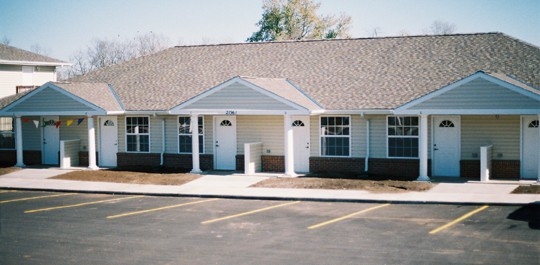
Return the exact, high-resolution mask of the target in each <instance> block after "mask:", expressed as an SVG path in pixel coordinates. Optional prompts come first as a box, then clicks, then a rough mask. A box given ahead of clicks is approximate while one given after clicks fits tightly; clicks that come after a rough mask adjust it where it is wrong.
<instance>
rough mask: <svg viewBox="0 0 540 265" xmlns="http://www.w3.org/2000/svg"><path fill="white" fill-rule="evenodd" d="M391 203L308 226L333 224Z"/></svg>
mask: <svg viewBox="0 0 540 265" xmlns="http://www.w3.org/2000/svg"><path fill="white" fill-rule="evenodd" d="M388 205H390V204H389V203H386V204H382V205H378V206H375V207H371V208H367V209H364V210H362V211H358V212H355V213H351V214H348V215H345V216H342V217H339V218H336V219H332V220H329V221H326V222H322V223H319V224H316V225H312V226H310V227H308V229H315V228H319V227H321V226H325V225H329V224H332V223H335V222H339V221H342V220H345V219H348V218H351V217H353V216H355V215H357V214H361V213H365V212H369V211H373V210H375V209H379V208H382V207H386V206H388Z"/></svg>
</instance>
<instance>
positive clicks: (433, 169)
mask: <svg viewBox="0 0 540 265" xmlns="http://www.w3.org/2000/svg"><path fill="white" fill-rule="evenodd" d="M436 118H451V119H456V121H457V122H458V123H459V133H458V139H457V148H458V167H460V170H459V172H461V165H459V161H461V132H462V130H461V116H460V115H432V116H431V133H430V137H431V147H430V150H431V175H432V176H435V174H434V172H435V167H436V164H437V160H435V145H434V142H433V141H434V140H435V139H436V138H435V127H436V126H438V124H437V125H436V124H435V119H436ZM439 162H440V161H439ZM457 177H460V176H459V175H458V176H457Z"/></svg>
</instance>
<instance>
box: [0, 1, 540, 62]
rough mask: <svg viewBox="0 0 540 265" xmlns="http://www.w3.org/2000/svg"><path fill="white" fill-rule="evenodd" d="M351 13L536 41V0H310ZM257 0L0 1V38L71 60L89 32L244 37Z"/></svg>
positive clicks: (186, 39)
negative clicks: (36, 47)
mask: <svg viewBox="0 0 540 265" xmlns="http://www.w3.org/2000/svg"><path fill="white" fill-rule="evenodd" d="M315 1H316V2H320V3H321V8H320V9H319V13H321V14H335V15H338V14H340V13H345V14H347V15H349V16H351V17H352V19H353V25H352V28H351V30H350V33H351V35H352V37H357V38H361V37H370V36H372V34H373V32H374V31H376V32H377V34H378V36H395V35H400V34H401V33H403V32H406V33H407V34H409V35H422V34H425V33H426V30H427V29H428V28H429V26H430V25H431V24H432V23H433V21H435V20H441V21H445V22H448V23H451V24H454V25H455V26H456V33H474V32H494V31H497V32H503V33H506V34H508V35H510V36H512V37H515V38H518V39H521V40H523V41H526V42H529V43H531V44H534V45H536V46H540V18H539V16H540V15H539V14H540V0H318V1H317V0H315ZM261 7H262V0H152V1H150V0H88V1H82V0H0V40H2V39H3V38H4V37H6V38H7V39H9V40H10V45H12V46H16V47H19V48H22V49H27V50H30V49H31V47H32V46H33V45H36V44H37V45H39V46H41V47H42V48H44V49H45V50H46V51H47V53H48V55H49V56H51V57H54V58H57V59H62V60H66V61H67V60H68V59H69V57H70V55H72V54H73V53H74V52H75V51H77V50H79V49H85V48H86V46H87V45H89V44H90V43H91V41H92V40H93V39H114V38H120V39H127V38H132V37H134V36H136V35H139V34H142V33H147V32H154V33H157V34H160V35H163V36H165V37H167V38H168V39H169V40H170V45H171V46H172V45H179V44H180V45H193V44H208V43H231V42H244V41H245V39H246V38H247V37H249V36H250V35H251V33H253V32H254V31H256V30H257V27H256V26H255V23H256V22H257V21H259V19H260V17H261V14H262V8H261Z"/></svg>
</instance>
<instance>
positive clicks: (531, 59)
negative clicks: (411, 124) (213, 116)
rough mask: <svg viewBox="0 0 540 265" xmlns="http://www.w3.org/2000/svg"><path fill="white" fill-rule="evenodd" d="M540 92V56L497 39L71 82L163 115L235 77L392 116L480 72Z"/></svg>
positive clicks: (275, 50)
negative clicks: (280, 82) (279, 83)
mask: <svg viewBox="0 0 540 265" xmlns="http://www.w3.org/2000/svg"><path fill="white" fill-rule="evenodd" d="M480 70H481V71H485V72H487V73H503V74H505V75H509V76H513V77H515V78H516V79H518V80H521V81H522V82H524V83H526V84H530V85H531V86H532V87H534V88H539V87H540V49H539V48H538V47H535V46H533V45H530V44H527V43H525V42H522V41H520V40H517V39H514V38H512V37H509V36H507V35H504V34H502V33H482V34H458V35H442V36H408V37H387V38H366V39H344V40H317V41H296V42H268V43H240V44H223V45H203V46H181V47H173V48H169V49H167V50H164V51H162V52H159V53H156V54H153V55H149V56H145V57H142V58H138V59H134V60H131V61H128V62H125V63H122V64H119V65H114V66H110V67H106V68H102V69H99V70H96V71H94V72H91V73H88V74H86V75H84V76H81V77H77V78H76V79H74V80H77V81H86V82H106V83H110V84H112V85H113V86H114V88H115V89H116V90H117V94H118V95H119V97H120V99H121V100H122V103H123V104H124V106H125V108H126V110H167V109H170V108H172V107H174V106H176V105H179V104H180V103H182V102H184V101H186V100H188V99H190V98H192V97H193V96H195V95H197V94H199V93H201V92H203V91H205V90H207V89H209V88H212V87H214V86H216V85H218V84H220V83H222V82H224V81H226V80H229V79H230V78H232V77H234V76H254V77H261V78H287V79H288V80H290V81H291V82H292V83H294V84H295V85H296V86H297V87H299V88H300V89H301V90H303V91H305V92H306V94H307V95H308V96H310V97H311V98H313V99H314V100H315V101H317V102H318V103H319V105H321V106H322V107H323V108H325V109H327V110H353V109H393V108H396V107H398V106H400V105H402V104H404V103H406V102H409V101H411V100H413V99H415V98H417V97H420V96H422V95H425V94H427V93H429V92H431V91H433V90H436V89H439V88H441V87H444V86H446V85H448V84H450V83H453V82H455V81H456V80H459V79H462V78H464V77H466V76H468V75H471V74H473V73H475V72H477V71H480Z"/></svg>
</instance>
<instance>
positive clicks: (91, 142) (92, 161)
mask: <svg viewBox="0 0 540 265" xmlns="http://www.w3.org/2000/svg"><path fill="white" fill-rule="evenodd" d="M87 122H88V168H89V169H93V170H95V169H98V167H97V165H96V130H95V129H94V118H93V117H92V116H88V121H87Z"/></svg>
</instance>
